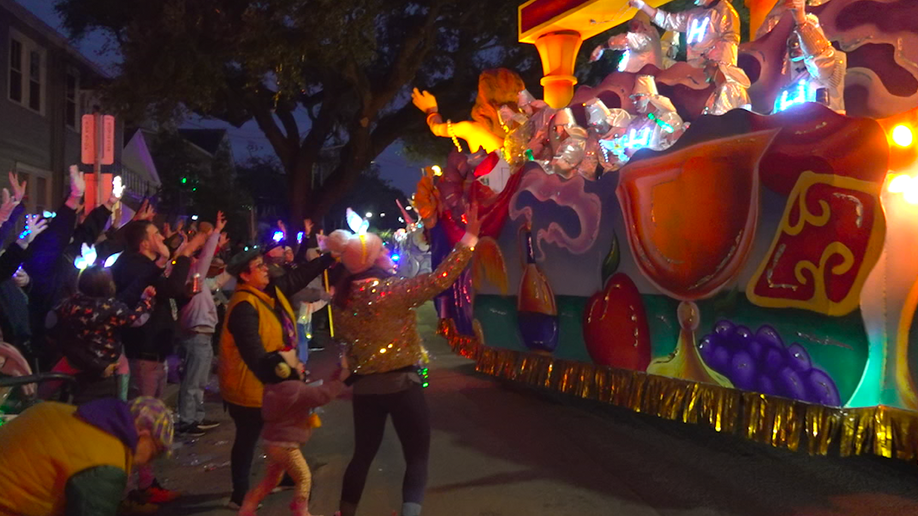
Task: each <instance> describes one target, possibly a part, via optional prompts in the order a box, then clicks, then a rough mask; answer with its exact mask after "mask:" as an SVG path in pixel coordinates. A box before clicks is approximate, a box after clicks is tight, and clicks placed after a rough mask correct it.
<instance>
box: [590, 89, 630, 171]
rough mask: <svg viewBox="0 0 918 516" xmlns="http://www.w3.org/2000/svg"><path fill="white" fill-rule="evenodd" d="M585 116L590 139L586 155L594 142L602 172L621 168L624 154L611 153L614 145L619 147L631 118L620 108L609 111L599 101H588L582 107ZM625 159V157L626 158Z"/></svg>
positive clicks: (624, 161) (625, 160)
mask: <svg viewBox="0 0 918 516" xmlns="http://www.w3.org/2000/svg"><path fill="white" fill-rule="evenodd" d="M583 108H584V110H585V111H586V115H587V126H588V131H589V134H590V138H589V139H588V140H587V154H589V153H590V151H591V150H592V148H591V147H592V146H593V144H594V142H595V145H596V148H595V151H594V153H595V155H596V159H597V160H598V161H599V164H600V166H602V170H603V172H612V171H614V170H618V169H619V168H621V167H622V166H623V165H624V164H625V163H626V162H627V159H623V158H622V155H624V153H613V152H612V149H613V148H615V146H616V145H621V138H622V137H623V136H625V134H627V132H628V126H629V125H631V120H632V118H633V117H632V116H631V113H628V112H627V111H625V110H624V109H621V108H613V109H609V108H608V107H607V106H606V104H605V103H604V102H603V101H602V100H599V99H590V100H589V101H587V102H586V104H584V105H583ZM626 157H627V156H626Z"/></svg>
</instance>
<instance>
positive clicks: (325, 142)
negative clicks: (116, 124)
mask: <svg viewBox="0 0 918 516" xmlns="http://www.w3.org/2000/svg"><path fill="white" fill-rule="evenodd" d="M516 8H517V5H516V3H515V2H494V1H493V0H426V1H414V2H405V1H404V0H263V1H260V2H247V1H241V0H147V1H145V2H124V1H123V0H94V1H92V2H86V1H83V0H58V2H57V9H58V11H59V12H60V13H61V15H62V16H63V20H64V26H65V27H66V29H67V30H68V31H69V33H70V35H71V36H72V37H74V38H79V37H81V36H82V35H84V34H85V33H87V32H88V31H93V30H101V31H103V32H104V33H106V34H108V35H109V36H110V37H111V40H112V42H113V46H114V48H115V51H116V52H118V53H119V54H120V57H121V59H122V62H121V65H120V73H119V74H118V76H117V77H115V78H114V80H113V81H112V83H111V84H110V85H108V87H106V88H105V90H104V92H103V93H104V98H105V99H106V102H107V104H108V106H109V107H110V108H112V109H114V110H116V111H118V112H119V113H121V114H122V115H124V116H126V117H128V118H129V119H130V118H135V119H136V118H141V117H145V116H153V117H155V118H157V119H159V120H174V119H176V117H180V116H181V115H183V114H184V113H187V112H189V111H191V112H194V113H197V114H200V115H203V116H207V117H213V118H218V119H222V120H225V121H227V122H229V123H230V124H233V125H235V126H240V125H242V124H243V123H245V122H247V121H249V120H252V119H254V120H255V121H256V122H257V124H258V127H259V128H260V130H261V131H262V132H263V133H264V135H265V137H266V138H267V139H268V141H269V142H270V144H271V148H272V149H273V151H274V153H275V154H276V156H277V158H278V160H279V162H280V164H281V165H282V167H283V169H284V171H285V172H286V177H287V181H288V188H287V190H288V192H289V195H290V208H291V217H292V218H293V219H300V218H301V217H303V216H306V215H308V216H316V215H321V214H323V213H324V212H326V211H327V210H328V209H329V208H330V207H331V206H332V205H333V204H334V203H335V201H336V200H337V199H338V198H340V197H341V196H342V195H343V194H344V193H345V192H347V191H348V189H349V188H351V187H352V186H353V185H354V184H355V181H356V180H357V179H358V177H359V175H360V173H361V172H362V171H363V170H364V169H366V168H367V167H368V166H369V164H370V162H371V160H372V159H373V158H375V157H376V156H377V155H378V154H379V153H380V152H382V151H383V150H384V149H385V148H386V147H388V146H389V145H390V144H392V143H393V142H394V141H395V140H396V139H398V138H400V137H403V136H409V135H411V134H412V133H414V134H417V133H418V132H426V131H427V128H426V125H425V120H424V116H423V115H422V114H421V113H420V112H418V111H417V110H416V109H415V108H414V107H413V106H412V105H411V104H410V89H411V87H413V86H418V87H421V88H424V89H428V90H430V91H432V92H433V93H435V94H436V95H437V98H438V99H439V101H440V105H441V112H442V113H443V114H444V115H445V116H446V117H447V118H450V117H451V118H453V119H457V120H458V119H463V118H466V117H467V116H468V113H469V108H470V106H471V104H472V101H473V98H474V93H475V91H476V87H477V76H478V73H479V72H480V71H481V70H482V69H484V68H489V67H493V66H497V65H503V66H507V67H510V68H515V69H517V70H518V71H521V72H524V73H528V76H527V75H524V78H526V79H527V83H528V84H530V85H531V86H536V85H537V80H536V79H537V77H538V76H539V75H540V73H539V72H540V70H539V66H538V63H539V61H538V56H537V54H536V52H535V49H534V47H532V46H531V45H521V44H519V43H517V42H516V34H517V27H516V12H517V11H516ZM534 92H536V93H537V90H535V89H534ZM329 147H337V148H340V150H339V151H337V152H336V159H335V163H334V164H333V165H334V169H333V172H332V173H331V174H330V176H329V177H328V178H327V180H325V181H324V182H322V183H321V184H319V183H318V182H316V181H314V180H313V179H314V178H313V174H314V169H315V165H316V163H317V162H318V160H319V156H320V154H321V153H322V151H323V149H324V148H329Z"/></svg>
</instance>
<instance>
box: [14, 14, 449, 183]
mask: <svg viewBox="0 0 918 516" xmlns="http://www.w3.org/2000/svg"><path fill="white" fill-rule="evenodd" d="M16 1H17V2H19V3H20V4H22V5H23V6H25V7H26V8H27V9H29V10H30V11H32V12H33V13H34V14H35V15H36V16H38V17H39V18H41V19H42V20H44V22H45V23H47V24H48V25H50V26H52V27H54V28H55V29H57V30H58V32H60V33H62V34H63V30H62V29H61V20H60V17H59V16H58V15H57V13H56V12H55V11H54V1H53V0H16ZM104 44H105V38H104V37H103V36H102V35H101V34H90V35H88V36H87V37H85V38H84V39H83V40H82V41H79V42H77V43H76V44H75V46H76V48H77V49H79V50H80V52H82V53H83V55H85V56H86V57H87V58H89V59H90V60H92V61H94V62H96V63H97V64H99V66H101V67H102V68H103V69H104V70H106V71H109V72H111V73H114V66H113V64H114V63H115V62H116V56H113V55H111V54H104V53H103V52H102V50H103V46H104ZM418 116H423V115H422V114H421V112H420V111H419V112H418ZM298 119H301V120H300V122H301V124H302V123H303V121H304V120H305V121H306V123H307V125H308V118H306V116H305V114H303V116H302V117H298ZM183 127H188V128H225V129H227V130H228V131H229V137H230V139H231V141H232V143H233V154H234V155H235V157H236V160H237V161H244V160H245V159H247V158H248V157H249V156H251V155H271V154H273V152H272V151H271V148H270V145H269V144H268V140H267V139H266V138H265V137H264V135H263V134H262V133H261V131H260V130H259V129H258V126H257V125H256V124H255V122H254V121H250V122H248V123H247V124H245V125H243V126H242V127H240V128H238V129H237V128H235V127H232V126H230V125H229V124H226V123H225V122H221V121H217V120H205V119H195V120H190V121H188V122H187V123H186V124H185V125H184V126H183ZM301 127H302V125H301ZM433 137H434V136H433V135H431V138H433ZM400 152H401V145H400V143H398V142H396V143H395V144H393V145H392V146H390V147H389V148H388V149H386V150H385V151H384V152H383V153H382V154H380V155H379V156H377V158H376V163H377V164H378V165H379V167H380V170H381V172H382V176H383V177H384V178H386V179H389V180H391V181H392V184H393V185H394V186H396V187H397V188H400V189H401V190H403V191H404V192H405V193H407V194H409V195H410V194H411V193H414V188H415V185H416V184H417V181H418V179H420V170H419V168H420V166H421V165H420V164H415V163H410V162H408V161H407V160H405V158H403V157H402V156H401V155H400Z"/></svg>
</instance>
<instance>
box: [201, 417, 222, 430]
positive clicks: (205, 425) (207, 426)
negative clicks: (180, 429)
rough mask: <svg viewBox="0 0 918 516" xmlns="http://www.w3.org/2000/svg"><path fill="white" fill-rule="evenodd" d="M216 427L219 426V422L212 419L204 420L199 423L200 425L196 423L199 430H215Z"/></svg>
mask: <svg viewBox="0 0 918 516" xmlns="http://www.w3.org/2000/svg"><path fill="white" fill-rule="evenodd" d="M218 426H220V422H219V421H214V420H212V419H205V420H203V421H201V422H200V423H198V428H200V429H201V430H213V429H214V428H217V427H218Z"/></svg>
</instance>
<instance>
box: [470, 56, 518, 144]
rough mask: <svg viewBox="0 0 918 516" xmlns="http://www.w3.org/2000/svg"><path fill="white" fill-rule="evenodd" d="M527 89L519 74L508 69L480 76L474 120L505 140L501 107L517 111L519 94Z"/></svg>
mask: <svg viewBox="0 0 918 516" xmlns="http://www.w3.org/2000/svg"><path fill="white" fill-rule="evenodd" d="M524 89H526V85H525V84H524V83H523V79H522V78H521V77H520V76H519V74H518V73H516V72H514V71H513V70H509V69H507V68H492V69H490V70H485V71H483V72H481V75H479V76H478V97H476V98H475V105H474V106H473V107H472V120H474V121H476V122H478V123H479V124H482V125H484V126H485V127H486V128H487V129H488V131H490V132H491V133H492V134H494V135H496V136H499V137H501V138H504V137H506V136H507V133H506V132H505V131H504V128H503V127H502V126H501V123H500V117H499V116H498V114H497V111H498V110H499V109H500V108H501V106H509V107H510V108H511V109H513V110H516V109H517V103H518V102H519V94H520V92H521V91H523V90H524Z"/></svg>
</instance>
